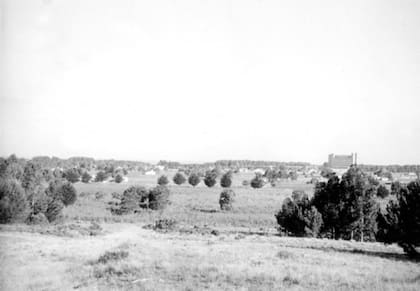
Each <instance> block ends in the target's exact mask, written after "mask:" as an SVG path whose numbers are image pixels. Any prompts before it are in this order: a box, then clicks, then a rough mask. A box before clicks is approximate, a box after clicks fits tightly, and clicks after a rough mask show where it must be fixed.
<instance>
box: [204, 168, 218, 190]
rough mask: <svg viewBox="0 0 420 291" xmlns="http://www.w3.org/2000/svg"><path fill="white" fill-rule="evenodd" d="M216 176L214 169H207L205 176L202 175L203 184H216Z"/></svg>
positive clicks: (208, 185)
mask: <svg viewBox="0 0 420 291" xmlns="http://www.w3.org/2000/svg"><path fill="white" fill-rule="evenodd" d="M216 178H217V172H216V171H214V170H211V171H207V172H206V176H205V177H204V184H205V185H206V186H207V187H209V188H211V187H213V186H214V185H216Z"/></svg>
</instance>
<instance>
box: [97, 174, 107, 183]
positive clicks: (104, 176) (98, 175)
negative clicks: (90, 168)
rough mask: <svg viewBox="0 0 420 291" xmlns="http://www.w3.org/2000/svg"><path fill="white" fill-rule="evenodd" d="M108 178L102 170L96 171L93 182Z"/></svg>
mask: <svg viewBox="0 0 420 291" xmlns="http://www.w3.org/2000/svg"><path fill="white" fill-rule="evenodd" d="M107 178H108V175H107V174H106V173H105V172H104V171H99V172H98V173H96V177H95V182H102V181H105V180H106V179H107Z"/></svg>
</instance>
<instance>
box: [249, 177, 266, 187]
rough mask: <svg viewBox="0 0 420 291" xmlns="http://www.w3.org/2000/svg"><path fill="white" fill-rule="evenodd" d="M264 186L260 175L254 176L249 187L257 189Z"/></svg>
mask: <svg viewBox="0 0 420 291" xmlns="http://www.w3.org/2000/svg"><path fill="white" fill-rule="evenodd" d="M262 186H264V180H263V178H262V177H261V175H258V174H256V175H255V177H254V178H253V179H252V180H251V187H252V188H254V189H258V188H261V187H262Z"/></svg>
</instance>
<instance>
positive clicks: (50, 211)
mask: <svg viewBox="0 0 420 291" xmlns="http://www.w3.org/2000/svg"><path fill="white" fill-rule="evenodd" d="M63 208H64V204H63V202H62V201H61V199H59V198H57V197H50V199H49V203H48V208H47V211H45V216H46V217H47V219H48V221H49V222H53V221H55V220H57V219H58V218H59V217H60V215H61V211H62V210H63Z"/></svg>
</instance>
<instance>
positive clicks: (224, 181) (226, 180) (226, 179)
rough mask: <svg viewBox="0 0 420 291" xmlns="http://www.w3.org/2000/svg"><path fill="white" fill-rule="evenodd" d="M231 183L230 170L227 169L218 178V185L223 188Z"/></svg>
mask: <svg viewBox="0 0 420 291" xmlns="http://www.w3.org/2000/svg"><path fill="white" fill-rule="evenodd" d="M231 185H232V172H231V171H228V172H227V173H225V174H224V175H223V176H222V178H221V179H220V186H222V187H223V188H229V187H230V186H231Z"/></svg>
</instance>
